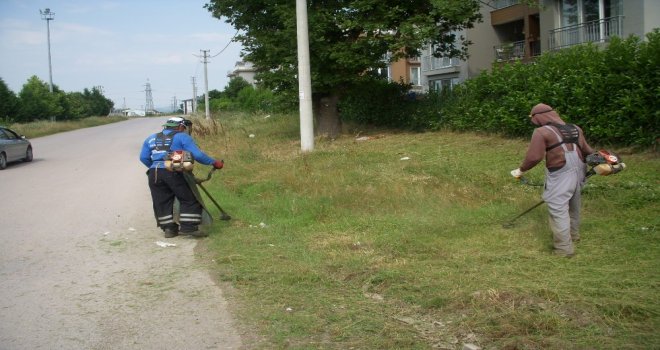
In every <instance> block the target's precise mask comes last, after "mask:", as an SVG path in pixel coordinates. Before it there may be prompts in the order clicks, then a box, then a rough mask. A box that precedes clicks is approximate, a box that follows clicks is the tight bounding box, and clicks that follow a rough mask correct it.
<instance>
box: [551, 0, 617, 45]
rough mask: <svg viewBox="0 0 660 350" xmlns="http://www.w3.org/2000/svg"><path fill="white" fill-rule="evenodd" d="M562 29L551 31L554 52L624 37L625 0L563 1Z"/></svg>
mask: <svg viewBox="0 0 660 350" xmlns="http://www.w3.org/2000/svg"><path fill="white" fill-rule="evenodd" d="M558 4H559V24H560V26H561V27H560V28H558V29H554V30H552V31H550V49H554V48H561V47H566V46H571V45H575V44H581V43H586V42H603V41H606V40H608V39H609V38H610V37H612V36H622V35H623V27H622V21H621V16H622V5H623V0H559V2H558Z"/></svg>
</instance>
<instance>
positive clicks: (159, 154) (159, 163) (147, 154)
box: [140, 129, 215, 169]
mask: <svg viewBox="0 0 660 350" xmlns="http://www.w3.org/2000/svg"><path fill="white" fill-rule="evenodd" d="M173 132H175V130H172V129H165V130H163V134H164V135H169V134H171V133H173ZM157 135H158V133H155V134H152V135H150V136H149V137H147V139H146V140H144V143H143V144H142V150H141V151H140V161H141V162H142V164H144V165H146V166H147V167H148V168H161V169H162V168H165V155H166V154H167V152H168V150H161V151H157V150H156V136H157ZM170 151H188V152H190V153H191V154H192V155H193V157H194V158H195V161H196V162H199V163H202V164H205V165H211V164H213V163H215V159H213V158H211V157H209V156H208V155H206V153H204V152H202V150H200V149H199V147H197V145H196V144H195V141H194V140H193V138H192V137H191V136H190V135H188V134H186V133H185V132H177V134H176V135H174V137H173V138H172V146H171V147H170Z"/></svg>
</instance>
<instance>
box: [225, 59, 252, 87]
mask: <svg viewBox="0 0 660 350" xmlns="http://www.w3.org/2000/svg"><path fill="white" fill-rule="evenodd" d="M256 73H257V68H256V67H255V66H254V65H253V64H252V62H245V61H239V62H236V64H235V65H234V69H233V70H232V71H230V72H227V77H229V79H231V78H234V77H241V78H243V79H245V81H247V82H248V83H250V84H251V85H252V86H255V84H256V82H255V80H254V76H255V74H256Z"/></svg>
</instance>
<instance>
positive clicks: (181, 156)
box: [165, 151, 195, 171]
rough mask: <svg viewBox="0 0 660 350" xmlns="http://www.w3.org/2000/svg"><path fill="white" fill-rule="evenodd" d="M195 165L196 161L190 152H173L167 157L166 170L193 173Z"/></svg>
mask: <svg viewBox="0 0 660 350" xmlns="http://www.w3.org/2000/svg"><path fill="white" fill-rule="evenodd" d="M194 165H195V160H194V159H193V156H192V154H191V153H190V152H188V151H172V152H169V153H167V156H165V169H167V170H169V171H192V170H193V167H194Z"/></svg>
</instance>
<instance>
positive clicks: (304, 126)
mask: <svg viewBox="0 0 660 350" xmlns="http://www.w3.org/2000/svg"><path fill="white" fill-rule="evenodd" d="M296 30H297V34H298V97H299V99H300V149H301V150H302V151H303V152H311V151H313V150H314V120H313V118H312V79H311V73H310V63H309V32H308V28H307V1H306V0H296Z"/></svg>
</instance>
